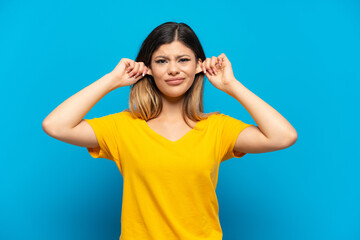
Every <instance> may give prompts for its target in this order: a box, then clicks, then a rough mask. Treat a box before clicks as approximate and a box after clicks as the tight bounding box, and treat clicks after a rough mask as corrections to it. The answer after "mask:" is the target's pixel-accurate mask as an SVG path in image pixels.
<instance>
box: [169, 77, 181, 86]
mask: <svg viewBox="0 0 360 240" xmlns="http://www.w3.org/2000/svg"><path fill="white" fill-rule="evenodd" d="M165 81H166V82H167V83H168V84H169V85H178V84H180V83H182V82H183V81H184V78H169V79H167V80H165Z"/></svg>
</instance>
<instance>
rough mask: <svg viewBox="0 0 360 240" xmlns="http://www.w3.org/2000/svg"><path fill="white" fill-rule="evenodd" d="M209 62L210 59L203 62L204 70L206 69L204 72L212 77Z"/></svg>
mask: <svg viewBox="0 0 360 240" xmlns="http://www.w3.org/2000/svg"><path fill="white" fill-rule="evenodd" d="M210 64H211V62H210V59H209V58H207V59H206V62H205V68H206V71H208V73H209V74H210V75H211V76H212V75H213V74H212V71H211V66H210Z"/></svg>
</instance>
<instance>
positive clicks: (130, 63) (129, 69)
mask: <svg viewBox="0 0 360 240" xmlns="http://www.w3.org/2000/svg"><path fill="white" fill-rule="evenodd" d="M134 65H135V62H134V61H130V62H129V67H128V69H127V71H126V72H127V73H129V72H131V70H133V68H134Z"/></svg>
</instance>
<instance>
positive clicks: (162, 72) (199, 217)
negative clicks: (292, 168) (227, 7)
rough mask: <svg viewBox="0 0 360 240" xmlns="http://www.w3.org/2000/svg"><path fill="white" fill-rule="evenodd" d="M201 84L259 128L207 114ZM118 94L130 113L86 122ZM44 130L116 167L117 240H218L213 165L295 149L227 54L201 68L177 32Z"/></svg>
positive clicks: (290, 131)
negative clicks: (119, 193)
mask: <svg viewBox="0 0 360 240" xmlns="http://www.w3.org/2000/svg"><path fill="white" fill-rule="evenodd" d="M204 75H205V76H206V77H207V78H208V79H209V81H210V82H211V84H212V85H213V86H214V87H216V88H217V89H219V90H221V91H224V92H226V93H227V94H229V95H230V96H232V97H234V98H235V99H236V100H238V102H239V103H241V104H242V105H243V107H245V109H246V110H247V111H248V112H249V113H250V115H251V116H252V117H253V119H254V120H255V122H256V123H257V124H258V126H255V125H253V124H247V123H244V122H242V121H241V120H237V119H235V118H233V117H230V116H228V115H225V114H220V113H219V112H213V113H207V114H206V113H204V112H203V89H204ZM125 86H131V90H130V98H129V109H125V110H123V111H121V112H117V113H114V114H110V115H107V116H103V117H100V118H94V119H83V118H84V116H85V115H86V114H87V113H88V112H89V110H90V109H91V108H92V107H93V106H94V105H95V104H96V103H97V102H98V101H99V100H100V99H101V98H102V97H104V96H105V95H106V94H107V93H109V92H110V91H113V90H115V89H117V88H119V87H125ZM237 108H240V105H239V106H237ZM43 129H44V131H45V132H46V133H47V134H48V135H50V136H51V137H54V138H56V139H59V140H60V141H64V142H67V143H70V144H74V145H77V146H82V147H86V148H87V150H88V151H89V153H90V155H91V156H92V157H94V158H106V159H110V160H112V161H114V162H115V163H116V164H117V167H118V168H119V170H120V172H121V175H122V176H123V179H124V184H123V202H122V215H121V236H120V239H121V240H137V239H141V240H150V239H156V240H161V239H164V240H165V239H166V240H173V239H174V240H175V239H177V240H178V239H181V240H188V239H191V240H194V239H204V240H205V239H209V240H210V239H211V240H216V239H222V230H221V226H220V222H219V206H218V201H217V197H216V193H215V189H216V184H217V179H218V170H219V165H220V163H221V162H223V161H225V160H227V159H230V158H232V157H236V158H240V157H242V156H244V155H245V154H246V153H262V152H271V151H276V150H280V149H284V148H287V147H289V146H291V145H292V144H294V143H295V141H296V139H297V133H296V130H295V129H294V128H293V127H292V126H291V124H290V123H289V122H288V121H287V120H286V119H285V118H284V117H283V116H282V115H280V114H279V113H278V112H277V111H276V110H275V109H274V108H272V107H271V106H269V105H268V104H267V103H266V102H264V101H263V100H261V99H260V98H259V97H258V96H256V95H255V94H254V93H252V92H251V91H250V90H248V89H247V88H246V87H244V85H242V84H241V83H240V82H239V81H238V80H237V79H236V78H235V76H234V74H233V71H232V66H231V63H230V61H229V59H228V58H227V57H226V55H225V54H224V53H222V54H220V55H219V56H218V57H214V56H213V57H211V58H206V57H205V54H204V51H203V48H202V46H201V44H200V42H199V40H198V38H197V36H196V35H195V33H194V32H193V30H192V29H191V28H190V27H189V26H188V25H186V24H184V23H175V22H167V23H164V24H162V25H160V26H158V27H156V28H155V29H154V30H153V31H152V32H151V33H150V35H149V36H148V37H147V38H146V39H145V41H144V42H143V44H142V46H141V48H140V51H139V54H138V56H137V58H136V60H135V61H133V60H131V59H127V58H123V59H121V61H120V62H119V64H118V65H117V66H116V67H115V68H114V70H113V71H112V72H110V73H108V74H106V75H105V76H103V77H102V78H101V79H99V80H97V81H95V82H94V83H92V84H91V85H89V86H87V87H86V88H84V89H82V90H81V91H79V92H78V93H76V94H75V95H73V96H71V97H70V98H69V99H67V100H66V101H64V102H63V103H62V104H60V105H59V106H58V107H57V108H55V109H54V110H53V111H52V112H51V113H50V114H49V115H48V116H47V117H46V118H45V119H44V121H43Z"/></svg>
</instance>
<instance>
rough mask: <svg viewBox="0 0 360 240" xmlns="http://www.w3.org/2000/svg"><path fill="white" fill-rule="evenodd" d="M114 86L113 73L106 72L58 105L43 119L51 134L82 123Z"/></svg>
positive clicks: (44, 125) (45, 129)
mask: <svg viewBox="0 0 360 240" xmlns="http://www.w3.org/2000/svg"><path fill="white" fill-rule="evenodd" d="M113 88H114V80H113V77H112V75H111V74H106V75H105V76H103V77H102V78H100V79H99V80H97V81H95V82H93V83H92V84H90V85H89V86H87V87H85V88H84V89H82V90H81V91H79V92H77V93H76V94H74V95H73V96H71V97H70V98H68V99H66V100H65V101H64V102H63V103H61V104H60V105H59V106H58V107H56V108H55V109H54V110H53V111H52V112H51V113H50V114H49V115H48V116H47V117H46V118H45V119H44V121H43V123H42V127H43V129H44V131H45V132H46V133H47V134H49V135H50V136H56V135H57V134H60V133H61V132H63V131H68V130H70V129H72V128H74V127H75V126H76V125H78V124H79V123H80V121H81V120H82V119H83V117H84V116H85V115H86V114H87V113H88V112H89V111H90V109H91V108H92V107H93V106H94V105H95V104H96V103H97V102H98V101H100V99H101V98H103V97H104V96H105V95H106V94H108V93H109V92H110V91H112V90H113Z"/></svg>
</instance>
